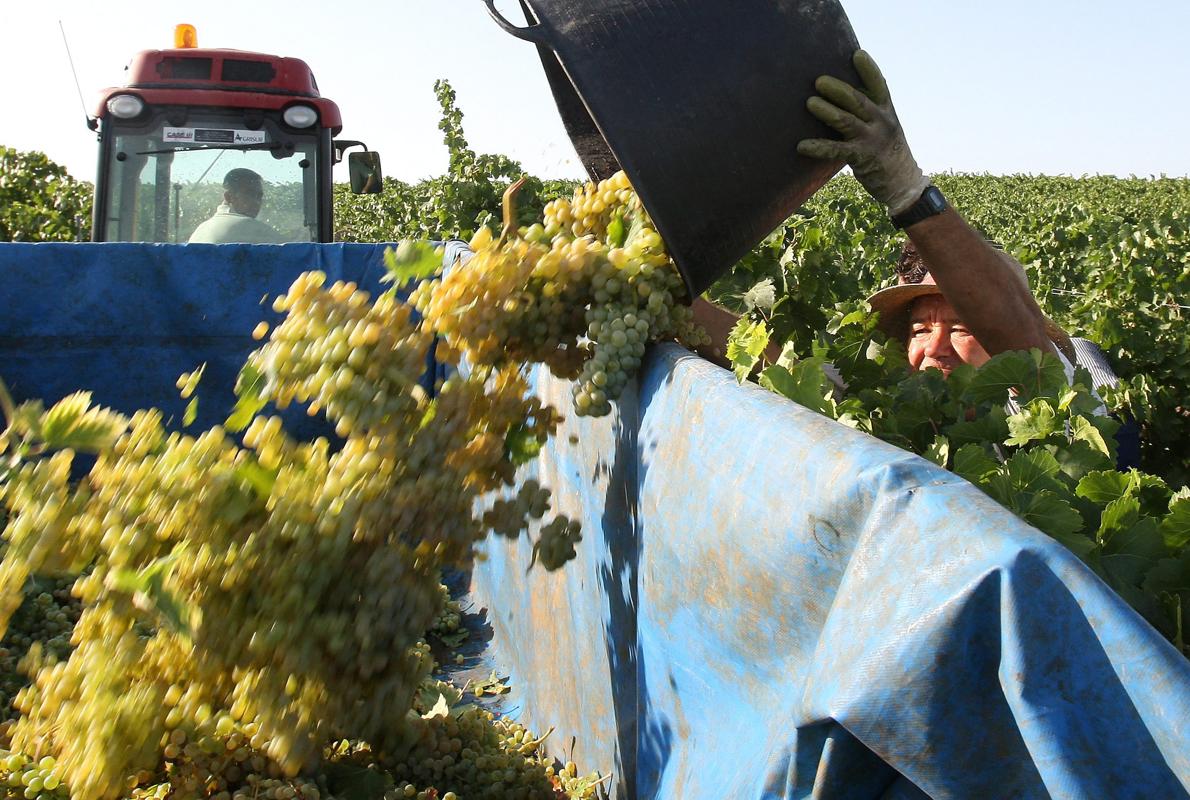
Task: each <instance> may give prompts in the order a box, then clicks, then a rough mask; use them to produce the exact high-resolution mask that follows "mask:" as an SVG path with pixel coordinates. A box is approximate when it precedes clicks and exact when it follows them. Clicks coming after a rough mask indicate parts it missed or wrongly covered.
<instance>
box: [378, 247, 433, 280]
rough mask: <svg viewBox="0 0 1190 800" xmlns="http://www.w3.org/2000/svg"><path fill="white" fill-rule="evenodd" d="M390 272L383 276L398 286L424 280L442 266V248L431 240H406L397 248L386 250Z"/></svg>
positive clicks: (386, 259)
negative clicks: (435, 245) (431, 242)
mask: <svg viewBox="0 0 1190 800" xmlns="http://www.w3.org/2000/svg"><path fill="white" fill-rule="evenodd" d="M384 264H385V266H386V267H387V268H388V274H387V275H385V276H384V278H382V280H384V281H385V282H391V283H393V284H395V285H396V286H398V287H401V286H404V285H405V284H407V283H409V282H411V281H417V280H423V279H425V278H428V277H430V276H431V275H433V274H435V273H436V272H438V271H439V270H440V269H441V268H442V250H441V249H440V248H437V247H434V246H433V245H432V244H430V243H429V242H423V241H413V240H409V239H407V240H405V241H403V242H401V243H400V244H398V245H397V247H396V249H395V250H394V249H393V248H391V247H390V248H388V249H386V250H385V251H384Z"/></svg>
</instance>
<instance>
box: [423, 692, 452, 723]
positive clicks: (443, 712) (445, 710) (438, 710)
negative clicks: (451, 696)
mask: <svg viewBox="0 0 1190 800" xmlns="http://www.w3.org/2000/svg"><path fill="white" fill-rule="evenodd" d="M447 716H450V704H449V703H447V702H446V696H445V695H441V694H440V695H438V700H437V702H435V703H434V706H433V707H432V708H431V709H430V710H429V711H427V712H426V713H424V714H422V715H421V718H422V719H434V718H435V717H447Z"/></svg>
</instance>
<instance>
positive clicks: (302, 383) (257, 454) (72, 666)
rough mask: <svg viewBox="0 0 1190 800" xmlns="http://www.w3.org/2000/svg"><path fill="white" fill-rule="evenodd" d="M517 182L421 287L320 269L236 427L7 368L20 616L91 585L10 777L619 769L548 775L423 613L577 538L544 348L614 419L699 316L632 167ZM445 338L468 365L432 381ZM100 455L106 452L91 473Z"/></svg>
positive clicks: (435, 783)
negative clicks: (497, 229)
mask: <svg viewBox="0 0 1190 800" xmlns="http://www.w3.org/2000/svg"><path fill="white" fill-rule="evenodd" d="M514 202H515V187H514V189H513V190H512V191H510V192H509V194H508V195H507V196H506V201H505V205H506V209H505V210H506V213H505V218H506V222H505V226H504V230H503V231H502V232H501V234H500V235H499V236H498V237H497V236H494V235H492V234H491V233H488V232H483V231H481V233H480V234H478V235H477V237H476V239H475V241H474V242H473V246H474V248H475V251H476V255H475V258H474V259H473V260H472V261H471V262H470V263H469V264H467V265H466V266H465V267H460V268H456V269H454V270H452V271H450V272H449V273H448V274H446V275H445V276H442V277H440V278H437V279H434V280H426V281H425V282H424V283H423V284H422V285H421V286H420V287H419V288H417V289H416V290H415V291H414V293H413V297H412V303H409V304H406V303H403V302H400V301H398V300H396V299H395V296H394V293H391V292H390V293H385V294H383V295H380V296H379V297H375V298H373V297H371V296H369V294H368V293H366V292H363V291H360V290H359V289H358V287H356V286H354V285H352V284H344V283H335V284H333V285H330V286H326V285H324V284H325V278H324V276H323V275H321V274H320V273H317V272H312V273H307V274H304V275H302V276H300V277H299V278H298V279H297V280H296V281H295V282H294V284H293V285H292V286H291V288H290V289H289V291H288V292H287V293H286V294H285V295H283V296H280V297H278V298H276V299H275V301H274V304H273V307H274V309H275V310H276V311H278V312H280V313H283V314H284V318H283V320H282V321H281V322H280V324H278V325H277V326H276V327H275V328H274V329H272V330H271V331H269V330H268V326H262V327H261V328H260V329H258V331H257V337H258V338H260V339H264V338H265V337H266V336H267V341H263V342H262V344H261V346H260V347H259V348H258V349H257V350H256V351H254V352H253V353H252V354H251V355H250V356H249V358H248V360H247V363H246V364H245V366H244V369H243V370H242V372H241V374H240V380H239V384H238V386H237V393H238V395H239V403H238V405H237V407H236V409H235V410H234V412H233V413H232V415H231V417H230V418H229V419H228V421H227V424H226V426H224V427H215V428H212V429H211V430H208V431H205V432H202V433H200V434H198V435H195V436H190V435H183V434H181V433H177V432H173V431H170V430H168V429H167V428H166V426H165V424H164V422H163V420H162V417H161V414H160V413H159V412H156V411H153V410H148V411H138V412H136V413H135V414H133V415H132V416H131V417H125V416H123V415H121V414H117V413H115V412H113V411H110V410H107V409H103V408H98V407H95V406H93V405H92V404H91V402H90V397H89V395H87V394H86V393H81V392H80V393H78V394H75V395H71V396H69V397H67V398H65V399H64V400H62V401H60V402H59V403H57V404H56V405H54V406H53V407H51V408H49V409H46V408H44V407H43V406H42V405H41V404H40V403H36V402H28V403H25V404H23V405H21V406H19V407H14V406H13V404H12V402H11V401H10V400H9V399H8V398H7V393H6V392H3V393H2V394H3V395H4V396H3V397H0V400H2V401H3V406H4V411H5V416H6V418H7V422H8V426H7V428H6V430H5V431H4V432H3V434H2V435H0V454H4V456H5V460H4V467H3V471H2V472H0V486H2V491H3V504H4V508H5V511H6V513H7V514H8V518H7V524H6V526H5V529H4V538H5V540H6V542H7V550H6V551H5V553H4V558H3V561H2V562H0V630H9V629H10V628H11V629H12V630H16V628H14V627H12V626H13V625H14V624H16V623H18V622H19V618H20V611H19V609H20V608H21V607H22V603H24V602H25V591H26V587H27V586H28V584H29V581H30V580H33V579H36V576H40V575H46V574H48V575H55V576H60V577H61V578H63V579H65V580H67V581H68V582H70V581H72V590H71V591H72V594H73V596H74V597H75V598H77V602H78V604H79V611H78V616H77V621H74V620H71V621H72V622H74V628H73V634H72V639H71V643H72V645H73V648H72V649H70V650H69V652H65V648H61V647H55V646H48V647H44V646H43V647H35V648H31V649H30V652H29V654H28V655H27V656H26V657H25V659H24V663H23V665H22V666H23V668H24V670H25V671H26V673H27V674H28V675H29V679H30V680H29V683H28V685H27V686H24V688H21V689H20V690H19V691H18V692H17V695H16V698H15V702H14V708H15V709H16V711H18V712H19V716H18V717H17V718H16V720H15V721H14V722H13V723H12V724H11V726H10V727H9V728H8V729H7V730H6V734H7V735H8V737H9V739H10V744H11V747H12V748H14V752H13V754H11V755H10V756H9V757H8V760H7V761H6V762H4V764H3V766H4V768H5V769H4V772H3V773H0V778H2V780H3V782H4V785H5V786H7V787H8V788H7V790H6V791H7V792H8V793H9V794H10V795H15V794H17V793H18V792H19V793H20V795H21V796H23V797H26V798H29V799H30V800H31V798H35V797H46V798H50V797H56V798H65V797H67V796H69V797H70V798H72V800H105V799H107V798H115V797H121V796H130V797H137V798H139V797H164V796H171V797H172V796H178V797H190V796H213V797H218V798H220V800H249V798H251V799H252V800H255V799H256V798H258V797H261V796H263V797H266V798H269V799H270V800H291V798H302V799H303V800H313V798H315V797H326V796H348V797H352V798H356V797H358V798H363V797H380V796H385V797H387V796H394V797H395V796H400V794H399V793H403V794H404V796H414V797H416V796H425V797H446V796H449V793H451V792H454V794H455V796H456V797H462V798H467V800H473V798H481V797H493V798H494V797H501V798H516V797H523V798H533V797H543V798H545V797H555V798H556V797H560V796H571V797H582V796H590V793H592V792H593V791H594V785H595V784H596V783H597V782H598V779H597V778H593V779H580V778H578V777H577V775H575V774H574V770H573V769H570V770H563V771H561V772H551V767H550V766H549V763H550V762H549V760H548V759H547V758H546V757H545V756H544V755H543V754H541V753H540V752H538V749H537V748H538V746H539V745H540V741H539V740H537V739H534V738H533V736H532V734H529V733H528V732H527V731H524V730H523V729H521V728H519V727H518V726H516V725H514V724H512V723H509V722H504V721H499V722H497V721H495V720H493V719H491V718H490V717H485V716H484V713H485V712H482V711H480V710H478V709H470V710H468V709H465V708H459V707H457V704H452V703H450V702H447V701H446V695H447V694H448V693H449V692H444V693H441V694H439V695H438V697H439V699H440V700H441V702H438V701H435V702H433V703H427V702H426V700H425V698H424V697H422V695H423V694H424V691H425V686H426V685H427V681H428V679H429V675H430V673H431V670H432V668H433V659H432V658H431V657H430V654H429V648H428V646H427V645H426V644H425V642H424V641H423V636H424V634H425V632H426V631H427V629H428V628H430V627H431V625H432V624H433V623H434V621H435V619H436V617H438V616H439V614H440V612H441V610H442V603H443V600H442V596H441V592H440V588H439V583H438V575H439V574H440V571H441V569H442V568H443V567H447V566H452V565H462V564H465V563H466V562H467V561H468V560H469V559H470V558H471V556H472V554H473V548H474V547H475V545H476V544H477V543H479V542H480V541H481V540H483V539H484V538H485V537H486V536H487V535H488V534H489V533H490V532H496V533H498V534H500V535H504V536H510V537H516V536H520V535H526V534H527V535H529V536H531V537H532V536H534V534H535V541H534V553H535V557H536V560H537V561H538V562H539V563H540V564H542V565H543V566H544V567H545V568H547V569H556V568H558V567H561V566H562V564H563V563H565V561H566V560H568V559H569V558H572V557H573V556H574V554H575V550H574V545H575V544H576V543H577V541H578V540H579V538H580V531H579V528H578V525H577V523H575V522H573V521H571V520H569V519H567V518H565V517H563V516H553V517H552V518H549V517H550V514H549V508H550V495H549V491H548V489H547V488H545V487H541V486H539V485H537V484H536V483H535V482H533V481H526V480H521V479H520V478H519V477H518V471H517V467H518V466H519V465H521V464H523V463H526V462H527V461H529V460H531V459H532V458H533V457H535V455H536V454H537V452H538V451H539V450H540V448H541V445H542V444H543V443H544V442H546V441H548V439H549V437H550V436H551V435H553V433H554V431H555V429H556V426H557V424H558V421H559V419H560V411H559V410H557V409H553V408H550V407H547V406H543V405H542V404H541V402H540V401H539V400H538V399H536V398H535V397H533V396H532V395H531V393H530V391H529V385H528V381H527V377H526V366H527V365H528V364H532V363H544V364H547V365H548V366H549V367H550V369H552V370H554V371H555V372H556V373H558V374H561V375H566V376H569V377H574V378H576V379H577V380H576V388H575V394H574V410H575V411H576V412H577V413H579V414H592V415H601V414H606V413H608V412H609V411H610V410H611V401H612V400H614V399H615V398H616V397H617V396H618V395H619V393H620V392H621V391H622V390H623V388H624V386H625V385H626V384H627V382H628V380H629V379H630V377H631V375H632V374H633V373H634V371H635V370H636V369H637V368H638V367H639V365H640V363H641V358H642V356H643V354H644V348H645V343H646V342H647V341H649V340H651V339H655V338H671V337H675V336H676V337H680V338H683V339H685V340H686V341H689V342H697V341H699V340H700V338H701V336H700V334H699V333H698V332H697V331H695V329H694V328H693V327H692V325H691V323H690V316H689V311H688V309H686V308H685V307H683V306H681V305H680V304H679V300H680V298H681V292H682V289H681V286H682V283H681V279H680V277H679V276H678V275H677V273H676V270H675V269H674V267H673V265H672V263H671V262H670V261H669V259H668V257H667V256H666V255H665V252H664V249H663V247H662V245H661V241H660V238H659V237H658V236H657V234H656V232H655V231H654V230H653V229H652V227H651V225H650V223H649V221H648V218H647V216H646V215H645V213H644V210H643V208H642V207H641V206H640V204H639V202H638V201H637V200H636V198H635V195H634V194H633V193H632V191H631V189H630V187H629V186H628V184H627V181H626V179H624V177H623V176H622V175H619V176H616V177H614V178H612V179H610V180H609V181H606V182H604V183H602V184H599V185H598V186H594V185H592V186H588V187H585V188H583V189H580V190H579V192H578V193H576V195H575V197H574V199H573V200H572V201H569V202H558V203H555V204H553V205H552V206H551V208H550V209H549V210H548V212H547V214H546V218H545V220H544V221H543V223H541V224H537V225H533V226H530V227H528V228H525V229H519V230H518V229H517V228H516V227H515V226H514V225H513V224H512V222H511V220H513V219H514V218H515V216H514V213H513V212H514ZM424 249H425V248H418V247H416V246H409V247H406V248H403V249H402V251H401V252H399V253H398V254H397V255H396V256H395V257H394V258H393V259H392V260H391V264H390V266H391V268H392V272H393V275H394V277H395V279H396V280H397V282H399V283H400V282H404V281H405V280H406V279H408V278H412V277H418V278H429V277H430V275H429V270H428V269H427V268H426V265H427V264H428V265H431V266H432V265H433V262H434V257H433V255H432V254H431V255H429V256H428V255H427V254H426V253H425V252H424ZM414 307H416V308H417V309H418V310H420V311H422V312H423V315H424V316H423V317H421V318H419V317H417V316H415V315H414V313H413V310H414ZM436 336H440V337H441V340H440V341H439V343H438V345H437V352H438V355H439V357H440V358H441V359H442V360H443V361H445V362H447V363H448V364H450V365H454V366H464V367H465V368H461V369H457V370H454V371H453V373H452V374H451V375H450V377H448V378H447V379H445V380H444V381H443V382H441V384H440V385H439V386H437V387H436V388H435V391H434V392H433V394H432V395H431V394H430V393H429V392H427V391H426V390H425V389H424V388H423V386H422V385H421V384H420V383H419V379H420V378H421V375H422V372H423V370H424V366H425V355H426V353H427V352H428V351H429V349H430V348H431V347H433V346H435V345H434V342H435V337H436ZM195 380H197V378H196V376H195V375H190V376H183V379H182V380H181V381H180V385H181V386H182V387H183V391H187V390H190V391H192V390H193V386H192V384H193V383H194V381H195ZM294 403H296V404H301V405H303V406H305V408H306V410H307V411H308V413H310V414H311V415H322V416H324V417H325V419H326V420H327V422H328V423H330V425H331V426H333V428H334V430H335V432H336V433H337V435H338V436H339V437H341V440H342V441H341V443H339V445H338V446H337V447H332V446H331V444H330V443H329V442H328V441H327V440H325V439H317V440H315V441H313V442H304V441H298V440H295V439H294V438H292V437H291V436H290V435H289V434H288V433H287V432H286V430H285V427H284V423H283V421H282V418H281V417H280V416H278V415H275V414H271V413H269V412H268V410H267V409H268V406H269V404H272V405H274V406H275V407H276V408H278V409H284V408H285V407H287V406H289V405H290V404H294ZM568 410H569V409H568ZM236 433H240V434H241V436H240V437H239V438H238V439H237V437H236V436H235V435H234V434H236ZM76 453H89V454H94V456H95V461H94V465H93V466H92V467H91V468H90V470H89V471H88V472H87V474H86V475H85V476H84V477H83V478H82V479H81V480H76V479H73V478H72V466H73V465H74V461H75V454H76ZM493 493H494V494H495V495H497V499H495V500H491V498H489V495H492V494H493ZM34 602H38V601H36V600H35V601H34ZM446 624H448V625H449V617H447V623H446ZM49 638H51V639H52V638H54V637H52V636H51V637H49ZM59 638H60V635H59ZM431 685H432V684H431ZM14 688H15V685H14ZM365 742H366V744H364V743H365ZM401 781H407V783H405V784H403V785H400V782H401ZM344 787H346V789H345V788H344ZM419 792H420V793H422V794H420V795H419Z"/></svg>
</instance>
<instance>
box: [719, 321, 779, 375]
mask: <svg viewBox="0 0 1190 800" xmlns="http://www.w3.org/2000/svg"><path fill="white" fill-rule="evenodd" d="M768 344H769V328H768V325H766V324H765V323H764V322H753V321H752V320H750V319H748V318H747V317H740V319H739V321H738V322H736V324H735V327H733V328H732V329H731V333H730V334H728V336H727V360H728V361H730V362H731V365H732V371H733V372H735V377H736V380H738V381H739V382H740V383H743V382H744V381H746V380H747V379H748V376H749V375H751V374H752V370H753V369H754V368H755V367H756V364H757V363H758V362H759V361H760V356H761V354H762V353H764V349H765V348H766V347H768Z"/></svg>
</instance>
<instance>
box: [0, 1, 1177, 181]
mask: <svg viewBox="0 0 1190 800" xmlns="http://www.w3.org/2000/svg"><path fill="white" fill-rule="evenodd" d="M705 2H730V0H705ZM5 6H6V8H5V10H4V12H3V18H4V25H3V27H2V30H0V74H2V75H4V76H5V93H4V98H3V105H2V106H0V144H4V145H8V146H10V147H17V148H19V149H23V150H26V149H38V150H42V151H44V152H46V153H47V154H48V155H49V156H50V157H51V158H53V159H54V160H56V161H59V162H61V163H63V164H65V165H66V166H67V168H68V169H69V170H70V171H71V173H72V174H74V175H75V176H77V177H79V178H84V179H87V180H91V179H92V178H93V177H94V169H95V166H94V161H95V141H94V135H93V134H91V133H90V131H88V130H87V129H86V127H85V126H84V121H83V112H82V109H81V107H80V104H79V99H78V94H77V91H76V89H75V85H74V80H73V78H72V77H71V73H70V67H69V64H68V62H67V58H66V51H65V49H64V47H63V44H62V37H61V34H60V32H59V28H58V21H59V20H61V21H62V23H63V24H64V25H65V28H66V33H67V36H68V37H69V40H70V45H71V50H72V53H73V56H74V62H75V66H76V68H77V70H78V77H79V81H80V83H81V84H82V89H83V95H84V97H85V98H86V99H87V103H88V105H90V104H92V103H93V102H94V98H95V96H96V93H97V92H98V90H99V89H101V88H102V87H104V86H109V85H114V84H118V83H119V82H120V81H121V79H122V71H123V68H124V66H125V65H126V64H127V62H128V61H129V59H130V58H131V56H132V55H133V53H134V52H136V51H137V50H142V49H150V48H159V47H169V46H172V39H173V26H174V25H175V24H176V23H179V22H189V23H192V24H194V25H196V26H197V27H198V35H199V44H200V45H202V46H207V47H233V48H239V49H244V50H258V51H261V52H267V53H274V54H277V55H288V56H297V57H299V58H303V59H305V60H306V61H307V62H308V63H309V64H310V65H311V67H312V68H313V69H314V73H315V75H316V76H317V78H318V82H319V86H320V88H321V89H322V91H323V93H324V94H325V95H326V96H328V97H330V98H332V99H333V100H335V101H336V102H337V103H338V104H339V107H340V108H341V110H342V112H343V118H344V130H343V136H344V137H346V138H353V139H362V140H364V141H366V142H367V143H368V145H369V146H370V147H372V148H373V149H376V150H379V151H380V152H381V153H382V155H383V157H384V166H385V172H386V174H390V175H394V176H396V177H400V178H403V179H406V180H412V179H417V178H422V177H428V176H431V175H436V174H440V173H441V172H442V171H443V170H444V169H445V166H446V151H445V148H444V146H443V145H442V142H441V134H440V132H439V131H438V129H437V121H438V107H437V102H436V101H435V99H434V93H433V89H432V87H433V83H434V80H435V79H436V78H440V77H441V78H447V79H449V80H450V81H451V83H452V84H453V86H454V88H455V90H456V91H457V93H458V99H459V105H460V107H461V108H462V110H463V112H464V115H465V119H464V125H465V129H466V133H467V137H468V139H469V140H470V142H471V144H472V146H473V147H474V148H475V149H477V150H479V151H481V152H491V153H504V154H506V155H509V156H512V157H513V158H516V159H517V160H519V161H521V163H522V164H523V165H524V167H525V168H526V169H527V171H529V172H531V173H533V174H535V175H539V176H543V177H579V176H581V175H582V170H581V167H580V165H579V164H578V161H577V159H576V158H575V156H574V152H573V150H572V149H571V147H570V143H569V140H568V139H567V138H566V134H565V132H564V131H563V129H562V125H561V122H560V120H559V118H558V114H557V111H556V109H555V108H554V106H553V100H552V98H551V96H550V93H549V89H548V87H547V86H546V83H545V78H544V73H543V72H542V70H541V65H540V62H539V61H538V60H537V55H536V52H535V50H534V48H533V47H532V46H531V45H528V44H526V43H524V42H521V41H519V40H516V39H514V38H512V37H510V36H508V35H507V34H506V33H504V32H503V31H502V30H500V29H499V28H498V27H497V26H496V25H495V23H493V22H492V21H491V19H489V17H488V15H487V12H486V9H485V7H484V4H483V2H482V0H384V1H383V2H378V1H377V0H372V2H362V3H360V2H357V3H344V4H343V5H342V6H338V5H337V4H334V3H326V2H321V1H319V2H315V1H314V0H295V2H288V3H282V2H278V0H260V2H249V1H247V0H239V1H238V2H209V3H144V2H135V3H134V2H128V0H106V1H105V0H90V1H89V2H84V1H83V0H56V2H46V0H42V2H16V1H15V0H10V2H7V3H5ZM498 6H499V7H500V8H501V9H503V10H505V12H506V15H507V16H508V17H509V18H510V19H512V18H516V14H517V13H518V9H517V6H516V3H515V0H499V2H498ZM844 6H845V8H846V9H847V12H848V16H849V17H850V19H851V22H852V25H853V26H854V27H855V30H856V33H857V35H858V37H859V40H860V42H861V43H862V45H863V46H864V47H865V48H867V49H868V50H869V51H870V52H871V53H872V54H873V55H874V56H875V58H876V60H877V61H878V62H879V63H880V65H881V67H882V68H883V70H884V72H885V75H886V76H887V78H888V80H889V84H890V86H891V87H892V92H893V98H894V100H895V101H896V105H897V109H898V112H899V114H900V117H901V120H902V122H903V124H904V126H905V128H906V131H907V133H908V136H909V141H910V144H911V146H912V148H913V150H914V152H915V154H916V155H917V158H918V161H919V162H920V163H921V165H922V167H923V168H924V169H926V170H927V171H941V170H956V171H977V172H989V173H992V174H1007V173H1016V172H1028V173H1044V174H1073V175H1081V174H1093V173H1103V174H1117V175H1129V174H1135V175H1140V176H1150V175H1159V174H1167V175H1171V176H1188V175H1190V97H1188V91H1187V85H1188V84H1187V80H1188V79H1190V0H1132V2H1128V3H1120V2H1107V0H1081V2H1080V1H1079V0H1031V1H1030V2H1025V1H1024V0H997V2H973V1H972V0H899V1H898V2H893V0H844ZM338 179H340V180H342V179H345V175H340V176H338Z"/></svg>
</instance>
